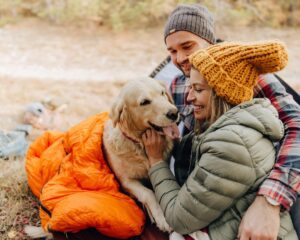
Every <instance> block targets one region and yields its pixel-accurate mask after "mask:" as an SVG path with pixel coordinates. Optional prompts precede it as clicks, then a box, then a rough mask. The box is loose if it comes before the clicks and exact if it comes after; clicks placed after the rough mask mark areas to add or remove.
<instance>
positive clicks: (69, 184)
mask: <svg viewBox="0 0 300 240" xmlns="http://www.w3.org/2000/svg"><path fill="white" fill-rule="evenodd" d="M106 120H108V113H102V114H98V115H96V116H93V117H91V118H89V119H87V120H85V121H83V122H81V123H79V124H78V125H76V126H74V127H73V128H71V129H70V130H69V131H67V132H66V133H57V132H46V133H44V134H43V135H42V136H41V137H39V138H38V139H37V140H36V141H35V142H34V143H32V144H31V146H30V147H29V150H28V153H27V156H26V172H27V177H28V184H29V186H30V188H31V190H32V192H33V193H34V195H36V196H37V197H38V198H39V200H40V202H41V208H40V217H41V221H42V226H43V228H45V229H49V230H53V231H61V232H77V231H79V230H82V229H86V228H90V227H93V228H96V229H97V230H98V231H99V232H100V233H102V234H104V235H107V236H110V237H114V238H122V239H126V238H129V237H132V236H137V235H140V234H141V232H142V230H143V226H144V223H145V216H144V213H143V211H142V210H141V209H140V208H139V207H138V206H137V205H136V203H135V202H134V201H133V200H132V199H131V198H130V197H128V196H127V195H125V194H123V193H121V192H120V188H119V184H118V182H117V180H116V179H115V176H114V174H113V173H112V172H111V170H110V169H109V167H108V165H107V163H106V161H105V159H104V154H103V152H102V136H103V129H104V123H105V121H106Z"/></svg>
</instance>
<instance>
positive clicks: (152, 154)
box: [142, 129, 166, 166]
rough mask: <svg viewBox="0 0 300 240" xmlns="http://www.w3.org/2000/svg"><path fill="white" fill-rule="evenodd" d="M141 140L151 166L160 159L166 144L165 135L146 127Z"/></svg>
mask: <svg viewBox="0 0 300 240" xmlns="http://www.w3.org/2000/svg"><path fill="white" fill-rule="evenodd" d="M142 140H143V143H144V146H145V150H146V154H147V156H148V159H149V162H150V165H151V166H153V165H154V164H155V163H157V162H159V161H162V160H163V152H164V149H165V145H166V139H165V136H164V135H160V134H158V133H157V132H156V131H154V130H152V129H148V130H146V132H145V133H144V134H143V136H142Z"/></svg>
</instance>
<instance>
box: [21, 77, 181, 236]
mask: <svg viewBox="0 0 300 240" xmlns="http://www.w3.org/2000/svg"><path fill="white" fill-rule="evenodd" d="M178 120H179V113H178V110H177V108H176V107H175V106H174V104H173V101H172V99H171V97H170V95H169V94H168V91H167V89H166V86H165V85H164V84H163V83H161V82H159V81H157V80H154V79H151V78H145V79H142V80H136V81H131V82H129V83H127V84H126V85H125V86H124V87H123V88H122V89H121V91H120V94H119V96H118V97H117V98H116V100H115V102H114V103H113V105H112V108H111V112H110V120H108V121H107V122H106V123H105V127H104V133H103V149H104V154H105V157H106V160H107V162H108V164H109V166H110V167H111V169H112V171H113V172H114V174H115V175H116V177H117V179H118V180H119V182H120V183H121V185H122V187H123V189H124V190H125V191H126V192H127V193H129V194H130V195H131V196H133V197H134V198H136V199H137V200H138V201H139V202H141V203H142V204H143V205H144V207H145V208H146V209H147V212H148V215H149V217H150V219H151V221H152V222H155V224H156V225H157V227H158V228H159V229H161V230H162V231H170V230H171V229H170V227H169V225H168V223H167V222H166V220H165V217H164V215H163V212H162V210H161V208H160V205H159V203H158V202H157V201H156V198H155V195H154V192H153V191H152V190H151V189H149V188H147V187H145V186H144V185H143V184H142V181H141V180H143V179H148V170H149V167H150V165H149V161H148V158H147V156H146V153H145V149H144V145H143V141H142V134H143V133H144V132H145V131H146V130H147V129H149V128H152V129H154V130H156V131H158V132H160V133H161V134H163V135H165V136H166V139H167V144H166V150H165V153H164V160H167V158H168V156H169V155H170V152H171V150H172V148H173V139H174V138H178V136H179V131H178V128H177V125H176V122H177V121H178ZM99 147H100V146H99ZM37 229H38V228H35V227H30V226H28V227H27V228H25V231H26V233H27V234H28V235H29V236H38V237H41V236H42V235H41V234H38V230H37ZM39 229H41V228H39ZM40 231H41V230H40Z"/></svg>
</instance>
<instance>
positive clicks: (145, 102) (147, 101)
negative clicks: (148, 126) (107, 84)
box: [140, 99, 151, 106]
mask: <svg viewBox="0 0 300 240" xmlns="http://www.w3.org/2000/svg"><path fill="white" fill-rule="evenodd" d="M150 103H151V101H150V100H149V99H144V100H143V101H141V103H140V105H141V106H145V105H148V104H150Z"/></svg>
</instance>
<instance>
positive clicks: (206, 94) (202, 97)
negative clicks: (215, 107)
mask: <svg viewBox="0 0 300 240" xmlns="http://www.w3.org/2000/svg"><path fill="white" fill-rule="evenodd" d="M210 95H211V88H210V87H209V86H208V84H207V82H206V81H205V80H204V78H203V76H202V75H201V74H200V73H199V72H198V71H197V70H196V69H194V68H192V69H191V75H190V90H189V93H188V96H187V101H188V102H190V103H191V104H192V105H193V107H194V116H195V119H197V120H198V121H200V122H203V121H205V120H206V119H207V118H209V117H210V104H209V99H210Z"/></svg>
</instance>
